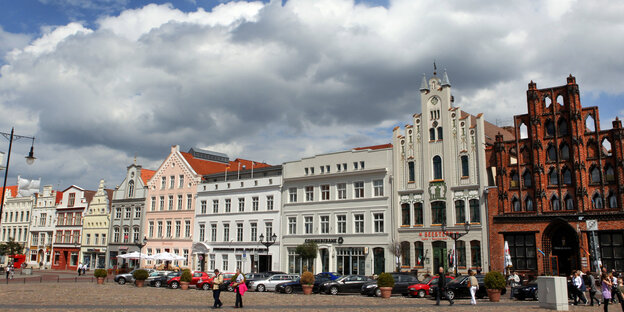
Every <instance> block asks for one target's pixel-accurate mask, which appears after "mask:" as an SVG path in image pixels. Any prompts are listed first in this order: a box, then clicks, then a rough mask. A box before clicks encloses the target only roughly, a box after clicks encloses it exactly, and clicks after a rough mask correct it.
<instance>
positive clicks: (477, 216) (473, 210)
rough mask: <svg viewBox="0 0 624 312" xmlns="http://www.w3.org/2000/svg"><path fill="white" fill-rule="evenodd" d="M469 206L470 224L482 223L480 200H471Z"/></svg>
mask: <svg viewBox="0 0 624 312" xmlns="http://www.w3.org/2000/svg"><path fill="white" fill-rule="evenodd" d="M468 204H469V205H470V222H471V223H480V222H481V210H480V209H479V200H478V199H471V200H470V201H469V202H468Z"/></svg>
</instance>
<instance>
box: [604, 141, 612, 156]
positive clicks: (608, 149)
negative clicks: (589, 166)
mask: <svg viewBox="0 0 624 312" xmlns="http://www.w3.org/2000/svg"><path fill="white" fill-rule="evenodd" d="M602 154H603V155H605V156H611V155H612V154H611V141H609V139H608V138H604V139H603V140H602Z"/></svg>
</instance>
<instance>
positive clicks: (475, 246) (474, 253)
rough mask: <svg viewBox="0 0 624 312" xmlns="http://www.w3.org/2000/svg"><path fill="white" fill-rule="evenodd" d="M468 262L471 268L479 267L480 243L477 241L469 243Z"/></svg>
mask: <svg viewBox="0 0 624 312" xmlns="http://www.w3.org/2000/svg"><path fill="white" fill-rule="evenodd" d="M470 258H471V259H470V260H471V261H470V262H471V265H472V266H473V267H480V266H481V242H480V241H477V240H473V241H470Z"/></svg>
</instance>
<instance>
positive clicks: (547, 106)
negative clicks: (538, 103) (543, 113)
mask: <svg viewBox="0 0 624 312" xmlns="http://www.w3.org/2000/svg"><path fill="white" fill-rule="evenodd" d="M551 104H552V100H551V99H550V96H546V97H544V105H545V106H546V108H549V107H550V105H551Z"/></svg>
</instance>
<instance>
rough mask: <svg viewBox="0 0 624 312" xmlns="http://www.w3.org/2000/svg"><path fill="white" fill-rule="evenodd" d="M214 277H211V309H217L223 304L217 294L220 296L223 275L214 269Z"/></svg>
mask: <svg viewBox="0 0 624 312" xmlns="http://www.w3.org/2000/svg"><path fill="white" fill-rule="evenodd" d="M214 273H215V277H214V278H213V279H212V298H214V304H213V305H212V308H213V309H218V308H220V307H221V306H223V302H221V299H220V298H219V296H221V284H223V275H221V273H219V270H218V269H215V270H214Z"/></svg>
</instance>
